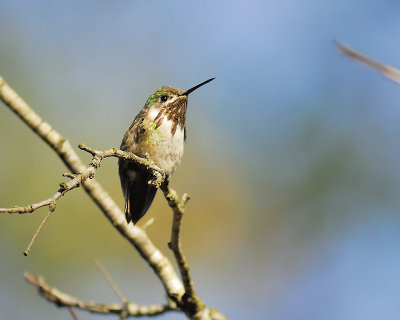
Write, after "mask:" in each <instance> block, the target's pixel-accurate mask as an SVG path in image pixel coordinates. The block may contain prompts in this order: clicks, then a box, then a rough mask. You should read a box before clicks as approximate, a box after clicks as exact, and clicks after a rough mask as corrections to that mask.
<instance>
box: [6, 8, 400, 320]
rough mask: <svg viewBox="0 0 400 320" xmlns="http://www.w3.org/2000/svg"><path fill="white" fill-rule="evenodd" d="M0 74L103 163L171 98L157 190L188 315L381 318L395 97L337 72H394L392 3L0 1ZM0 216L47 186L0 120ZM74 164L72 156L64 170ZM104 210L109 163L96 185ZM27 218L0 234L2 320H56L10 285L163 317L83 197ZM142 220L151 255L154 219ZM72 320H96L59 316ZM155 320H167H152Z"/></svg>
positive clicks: (24, 145) (391, 272) (55, 166)
mask: <svg viewBox="0 0 400 320" xmlns="http://www.w3.org/2000/svg"><path fill="white" fill-rule="evenodd" d="M0 6H1V10H0V75H1V76H3V77H4V78H5V80H6V81H7V82H8V83H9V84H10V85H11V86H12V87H13V88H14V89H15V90H16V91H17V92H18V93H19V94H20V95H21V96H22V97H23V98H24V99H25V100H26V101H27V102H28V103H29V104H30V105H31V106H33V107H34V108H35V110H36V111H37V112H38V113H39V114H40V115H41V116H42V117H43V118H44V119H45V120H46V121H48V122H49V123H50V124H51V125H52V126H53V127H54V128H56V129H57V130H58V131H59V132H61V134H63V135H64V136H65V137H67V138H68V139H69V140H70V142H71V144H72V145H73V146H77V144H78V143H80V142H84V143H85V144H87V145H89V146H91V147H93V148H95V149H106V148H110V147H112V146H115V147H118V146H119V144H120V140H121V138H122V135H123V133H124V131H125V130H126V128H127V127H128V125H129V124H130V122H131V121H132V119H133V118H134V116H135V115H136V113H137V112H138V111H139V110H140V108H141V107H142V106H143V104H144V102H145V101H146V99H147V97H148V96H149V95H150V94H151V93H152V92H153V91H154V90H155V89H156V88H158V87H159V86H162V85H170V86H174V87H178V88H182V89H185V88H189V87H191V86H193V85H195V84H197V83H199V82H201V81H203V80H206V79H208V78H210V77H216V80H215V81H213V82H212V83H210V84H209V85H207V86H205V87H203V88H201V90H198V91H196V93H194V94H193V95H191V96H190V101H189V110H188V119H187V130H188V139H187V144H186V146H185V148H186V149H185V155H184V158H183V162H182V165H181V167H180V168H179V169H178V171H177V172H176V173H175V175H174V176H173V179H172V186H173V187H174V188H175V189H176V190H177V191H178V192H179V194H182V193H183V192H188V193H189V194H190V195H191V197H192V200H191V201H190V202H189V206H188V209H187V213H186V215H185V219H184V230H183V240H184V243H183V245H184V250H185V253H186V254H187V256H188V258H189V261H190V263H191V266H192V272H193V277H194V281H195V284H196V287H197V289H198V292H199V295H200V297H202V298H203V299H204V301H205V302H206V303H207V304H208V305H211V306H215V307H217V308H218V309H220V310H221V311H222V312H223V313H224V314H226V315H227V316H228V317H229V318H230V319H308V320H312V319H327V320H330V319H332V320H333V319H335V320H336V319H342V320H343V319H349V320H350V319H351V320H357V319H360V320H361V319H363V320H365V319H386V320H387V319H399V317H400V304H399V298H400V292H399V288H400V278H399V276H398V270H399V268H400V252H399V247H400V232H399V229H400V222H399V211H400V201H399V197H398V194H399V191H400V183H399V181H400V166H399V158H400V152H399V151H400V142H399V139H398V137H399V134H400V126H399V124H400V108H399V101H400V90H399V89H400V88H399V86H398V85H397V84H395V83H392V82H390V81H389V80H387V79H385V78H383V77H382V76H380V75H378V74H377V73H375V72H373V71H371V70H368V69H367V68H364V67H361V66H359V65H357V64H355V63H353V62H351V61H349V60H347V59H346V58H344V57H343V56H341V55H340V54H339V53H338V52H337V51H336V50H335V48H334V46H333V40H335V39H336V40H340V41H344V42H346V43H348V44H351V45H352V46H354V47H355V48H357V49H359V50H361V51H363V52H365V53H367V54H370V55H372V56H374V57H376V58H378V59H380V60H382V61H385V62H387V63H391V64H393V65H397V66H400V45H399V44H398V43H397V42H396V40H397V39H398V35H399V31H400V19H399V18H398V17H399V16H398V12H399V10H400V3H399V2H398V1H382V0H371V1H361V0H347V1H342V0H339V1H316V0H305V1H294V0H291V1H290V0H284V1H246V2H245V1H218V2H215V1H208V0H206V1H201V2H188V1H169V2H161V1H92V0H90V1H84V2H81V1H49V0H47V1H45V0H42V1H11V0H3V1H1V2H0ZM0 146H1V148H0V163H1V166H0V206H1V207H10V206H14V205H25V204H29V203H32V202H36V201H39V200H42V199H45V198H47V197H49V196H50V195H52V194H53V193H54V192H55V191H56V189H57V186H58V184H59V183H60V182H61V181H65V179H64V178H63V177H62V176H61V174H62V173H64V172H65V171H66V169H65V168H64V167H63V166H62V164H61V162H60V161H59V159H58V158H57V157H56V156H55V154H54V153H53V152H52V151H51V150H50V149H49V148H48V147H47V146H45V145H44V144H43V143H42V141H41V140H40V139H39V138H37V137H36V136H35V135H33V134H32V132H30V130H29V129H28V128H26V127H25V126H24V125H23V124H22V123H21V121H20V120H19V119H18V118H17V117H15V115H14V114H12V113H11V112H10V111H9V110H8V109H7V108H6V107H5V106H4V105H2V106H0ZM78 152H79V154H80V155H81V156H82V158H83V159H84V160H85V161H86V162H88V161H89V156H88V155H87V154H85V153H83V152H81V151H78ZM96 177H97V179H98V180H99V181H100V182H102V183H103V185H104V187H105V188H106V189H107V190H108V191H109V192H110V194H111V195H112V197H113V198H114V199H115V200H116V201H117V203H119V204H120V206H121V207H123V200H122V195H121V190H120V185H119V179H118V175H117V161H116V159H107V160H105V161H104V162H103V165H102V167H101V169H100V170H99V172H98V174H97V176H96ZM45 214H46V210H45V209H42V210H39V211H37V212H36V213H34V214H26V215H8V214H3V215H1V216H0V221H1V222H0V256H1V262H0V310H1V313H2V316H1V318H4V319H26V318H29V319H39V318H40V319H71V316H70V315H69V313H68V311H67V310H65V309H57V308H56V307H55V306H54V305H52V304H50V303H48V302H46V301H45V300H44V299H42V298H41V297H39V296H38V295H37V293H36V291H35V290H34V288H33V287H32V286H30V285H29V284H27V283H26V282H25V281H24V280H23V272H24V271H29V272H32V273H34V274H42V275H44V276H45V278H46V280H47V281H48V282H49V283H50V284H51V285H54V286H56V287H58V288H59V289H60V290H63V291H65V292H68V293H70V294H72V295H76V296H78V297H80V298H82V299H88V300H89V299H93V300H96V301H99V302H114V301H118V298H117V297H116V296H115V295H114V294H113V292H112V290H111V289H110V288H109V287H108V285H107V283H106V282H105V280H104V279H103V277H102V276H101V274H100V273H99V272H98V270H97V269H96V267H95V265H94V263H93V260H94V259H95V258H96V257H98V258H99V259H100V260H101V261H102V262H103V264H104V265H105V267H106V268H107V269H108V271H109V273H110V274H111V275H112V278H113V279H114V280H115V282H116V283H117V284H118V285H119V286H120V288H121V290H122V291H123V292H124V293H125V295H126V296H127V297H128V298H129V299H130V300H132V301H134V302H137V303H143V304H150V303H160V302H163V301H164V292H163V290H162V288H161V285H160V284H159V283H158V281H157V279H156V278H155V277H154V275H153V273H152V271H151V270H150V269H149V268H148V267H147V266H146V264H145V263H144V262H143V261H142V260H141V259H140V258H139V257H138V255H137V253H136V252H135V251H134V250H133V249H132V248H131V247H130V246H129V245H128V243H127V242H126V241H125V240H123V239H122V238H121V237H119V235H118V233H117V232H116V231H115V230H114V229H113V228H112V227H111V226H110V225H109V224H108V222H107V221H106V219H105V218H104V217H103V215H102V214H101V212H100V211H99V210H98V209H97V208H96V207H95V206H94V204H93V203H91V201H90V200H89V199H88V198H87V196H86V194H85V193H84V192H83V190H75V191H73V192H71V193H69V194H68V195H67V196H65V197H64V198H62V199H60V201H59V202H58V204H57V210H56V212H55V214H54V215H53V216H52V217H51V218H50V220H49V222H48V224H47V225H46V226H45V228H44V230H43V231H42V233H41V235H40V237H39V239H38V240H37V242H36V243H35V245H34V247H33V250H32V252H31V255H30V256H29V257H23V256H22V252H23V250H24V249H25V248H26V246H27V244H28V243H29V241H30V239H31V237H32V235H33V233H34V231H35V230H36V228H37V226H38V224H39V223H40V221H41V220H42V219H43V217H44V215H45ZM150 217H155V222H154V223H153V224H152V225H151V227H149V228H148V233H149V235H150V236H151V237H152V239H153V240H154V242H155V243H156V244H157V245H158V246H159V247H160V249H162V250H163V252H164V253H165V254H166V255H168V256H171V255H170V253H169V252H168V249H167V242H168V239H169V235H170V225H171V212H170V210H169V209H168V207H167V205H166V203H165V201H164V199H163V198H162V197H161V195H158V196H157V197H156V200H155V203H154V205H153V206H152V207H151V209H150V211H149V212H148V214H147V215H146V217H145V218H144V219H143V221H142V222H141V223H140V224H143V223H145V222H146V221H147V220H148V219H149V218H150ZM78 315H79V318H80V319H106V318H113V317H112V316H111V317H110V316H96V315H91V314H88V313H86V312H78ZM162 318H163V319H184V317H183V316H182V315H180V314H169V315H166V316H164V317H162Z"/></svg>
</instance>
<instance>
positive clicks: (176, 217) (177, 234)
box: [161, 184, 205, 316]
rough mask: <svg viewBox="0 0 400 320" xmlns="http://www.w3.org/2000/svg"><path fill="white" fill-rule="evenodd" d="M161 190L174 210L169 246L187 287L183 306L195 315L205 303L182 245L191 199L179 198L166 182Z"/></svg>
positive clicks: (187, 197) (187, 311) (202, 308)
mask: <svg viewBox="0 0 400 320" xmlns="http://www.w3.org/2000/svg"><path fill="white" fill-rule="evenodd" d="M161 190H162V191H163V193H164V197H165V199H166V200H167V201H168V205H169V206H170V208H171V209H172V211H173V221H172V231H171V242H170V243H169V248H170V249H171V250H172V252H173V253H174V256H175V260H176V262H177V264H178V268H179V272H180V274H181V277H182V281H183V285H184V287H185V294H184V295H183V297H182V301H181V302H180V303H181V308H182V309H183V310H184V311H185V313H187V314H188V315H190V316H193V315H194V314H196V313H199V312H201V311H202V310H204V309H205V305H204V303H203V302H202V301H201V300H200V299H199V297H198V296H197V294H196V290H195V288H194V283H193V280H192V277H191V275H190V266H189V263H188V262H187V259H186V257H185V255H184V254H183V250H182V245H181V229H182V218H183V213H184V211H185V206H186V203H187V202H188V200H189V196H188V195H187V194H184V195H183V197H182V200H179V197H178V195H177V194H176V192H175V190H173V189H171V188H170V187H169V186H168V184H164V185H163V186H162V187H161ZM178 304H179V302H178Z"/></svg>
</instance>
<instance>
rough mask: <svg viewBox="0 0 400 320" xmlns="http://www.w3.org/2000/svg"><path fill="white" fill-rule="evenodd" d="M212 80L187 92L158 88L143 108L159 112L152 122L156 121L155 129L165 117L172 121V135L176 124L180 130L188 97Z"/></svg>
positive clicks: (184, 117) (183, 123)
mask: <svg viewBox="0 0 400 320" xmlns="http://www.w3.org/2000/svg"><path fill="white" fill-rule="evenodd" d="M214 79H215V78H211V79H208V80H207V81H204V82H202V83H200V84H198V85H197V86H194V87H193V88H190V89H188V90H181V89H176V88H172V87H161V88H158V89H157V91H156V92H154V93H153V94H152V95H151V96H150V97H149V98H148V99H147V101H146V104H145V105H144V106H145V108H151V107H153V108H155V109H156V110H160V111H159V113H158V115H157V117H156V118H155V119H154V121H157V127H158V126H160V125H161V123H162V121H163V118H164V116H166V117H167V119H168V120H172V121H173V126H172V133H173V134H174V133H175V130H176V127H177V125H178V124H179V125H180V126H181V127H182V129H183V128H184V126H185V119H186V107H187V102H188V95H189V94H190V93H191V92H193V91H194V90H196V89H197V88H200V87H201V86H203V85H205V84H206V83H208V82H210V81H212V80H214Z"/></svg>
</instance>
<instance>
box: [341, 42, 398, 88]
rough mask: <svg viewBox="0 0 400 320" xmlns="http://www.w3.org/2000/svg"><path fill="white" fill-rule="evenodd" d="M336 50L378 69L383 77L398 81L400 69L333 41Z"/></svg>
mask: <svg viewBox="0 0 400 320" xmlns="http://www.w3.org/2000/svg"><path fill="white" fill-rule="evenodd" d="M335 44H336V46H337V48H338V50H339V51H340V52H341V53H343V54H344V55H345V56H347V57H349V58H350V59H353V60H355V61H357V62H359V63H362V64H364V65H366V66H368V67H370V68H372V69H374V70H376V71H378V72H379V73H382V74H383V75H384V76H385V77H387V78H389V79H391V80H393V81H395V82H397V83H400V70H399V69H397V68H395V67H392V66H390V65H387V64H383V63H382V62H380V61H378V60H375V59H373V58H371V57H369V56H366V55H365V54H363V53H361V52H358V51H356V50H354V49H352V48H350V47H349V46H347V45H345V44H342V43H339V42H335Z"/></svg>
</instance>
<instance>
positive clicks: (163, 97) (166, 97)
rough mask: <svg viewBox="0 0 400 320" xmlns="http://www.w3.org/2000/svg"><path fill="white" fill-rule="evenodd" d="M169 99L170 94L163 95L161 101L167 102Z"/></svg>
mask: <svg viewBox="0 0 400 320" xmlns="http://www.w3.org/2000/svg"><path fill="white" fill-rule="evenodd" d="M167 100H168V96H161V98H160V101H161V102H165V101H167Z"/></svg>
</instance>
